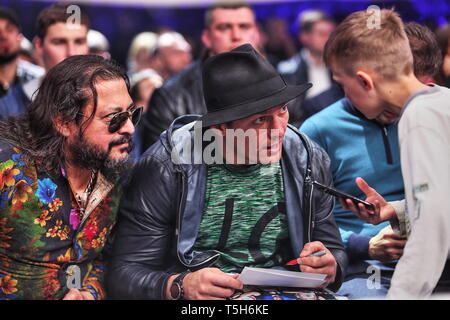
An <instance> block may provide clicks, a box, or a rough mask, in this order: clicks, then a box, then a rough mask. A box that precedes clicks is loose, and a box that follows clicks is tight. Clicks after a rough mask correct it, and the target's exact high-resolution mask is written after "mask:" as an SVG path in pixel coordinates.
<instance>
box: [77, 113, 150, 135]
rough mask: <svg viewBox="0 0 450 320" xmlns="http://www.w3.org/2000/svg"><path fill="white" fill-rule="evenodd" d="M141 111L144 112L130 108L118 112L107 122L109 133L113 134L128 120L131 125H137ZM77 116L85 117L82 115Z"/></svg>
mask: <svg viewBox="0 0 450 320" xmlns="http://www.w3.org/2000/svg"><path fill="white" fill-rule="evenodd" d="M142 110H144V107H138V108H131V109H130V110H127V111H123V112H119V113H116V114H115V115H113V117H112V118H111V120H109V121H108V131H109V133H115V132H117V131H119V130H120V128H122V126H123V124H124V123H125V122H126V121H127V120H128V119H130V118H131V122H132V123H133V125H134V126H136V125H137V124H138V123H139V120H141V116H142ZM79 114H81V115H82V116H84V117H87V116H86V115H84V114H82V113H79Z"/></svg>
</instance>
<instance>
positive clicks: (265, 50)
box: [0, 4, 450, 297]
mask: <svg viewBox="0 0 450 320" xmlns="http://www.w3.org/2000/svg"><path fill="white" fill-rule="evenodd" d="M51 8H52V10H43V11H42V12H41V13H40V14H39V16H38V17H37V18H36V30H35V37H34V38H33V39H28V40H27V39H26V38H25V37H23V35H22V34H21V24H20V19H19V18H18V15H17V13H14V12H13V11H12V10H10V9H8V8H0V120H5V119H7V118H9V117H11V116H19V115H22V114H24V113H26V112H27V108H28V106H29V104H30V103H32V102H33V101H34V99H35V98H36V96H37V94H38V92H39V90H40V86H41V84H42V83H43V81H45V80H44V79H45V75H46V74H48V72H49V71H50V70H52V68H54V67H55V66H57V65H58V64H60V63H61V62H62V61H64V60H65V59H67V58H69V57H71V56H78V55H86V54H91V55H99V56H102V57H103V58H105V59H106V60H109V59H112V60H114V58H115V57H114V55H113V54H111V51H110V41H111V39H108V38H107V37H106V36H105V35H103V34H102V33H101V32H100V31H99V30H93V29H90V22H89V17H88V16H87V15H85V14H84V13H83V12H82V15H81V24H79V25H77V26H76V28H73V26H72V25H70V24H66V23H65V22H62V21H60V20H58V19H59V18H57V16H58V17H59V16H61V13H63V14H65V10H66V7H65V6H64V5H58V4H56V5H53V6H52V7H51ZM242 8H244V9H245V10H244V9H242ZM214 10H216V11H214ZM220 10H222V11H220ZM233 10H241V11H239V14H231V15H230V14H229V12H230V11H233ZM218 12H220V14H219V13H218ZM91 19H92V17H91ZM338 22H339V21H336V20H335V19H334V17H333V16H330V15H328V14H326V13H325V12H323V11H321V10H317V9H315V8H311V9H307V10H303V11H301V12H299V13H298V18H297V26H298V28H297V34H296V35H295V36H292V34H291V33H290V31H289V27H288V25H287V23H286V21H284V20H283V19H281V18H271V19H268V20H267V21H263V22H259V23H258V21H256V19H255V16H254V13H253V11H252V10H251V9H250V8H249V7H246V6H244V7H242V6H238V7H225V9H224V8H221V7H213V9H210V10H209V11H206V14H205V20H204V30H203V31H202V33H201V36H200V41H201V43H202V50H198V48H196V47H195V43H196V42H193V41H192V40H191V39H189V38H185V37H184V36H183V34H184V33H185V30H172V29H169V28H163V27H161V28H158V32H152V31H144V30H143V31H142V32H141V33H139V34H136V35H130V38H132V41H131V45H130V47H129V48H123V50H125V51H127V61H126V65H123V66H122V68H124V69H126V73H127V75H128V78H129V85H130V95H131V98H132V100H133V104H134V105H135V106H137V107H140V106H142V107H143V108H142V111H139V112H142V121H141V122H140V123H139V124H138V125H137V126H136V128H135V131H133V132H132V133H131V134H132V135H133V141H134V149H133V151H132V152H133V153H132V157H133V158H134V160H138V159H139V158H140V157H141V155H142V154H143V153H144V152H145V151H146V150H148V149H149V148H150V147H151V146H152V145H154V144H155V142H157V141H159V139H160V135H161V133H162V132H163V131H165V130H166V129H167V128H169V126H170V125H171V124H172V123H173V121H174V120H175V119H177V118H178V117H179V116H183V115H186V114H205V113H207V106H206V104H205V101H204V92H203V87H202V81H201V80H202V79H201V72H202V70H201V68H202V63H203V62H204V61H205V60H206V59H207V58H208V57H212V56H216V55H219V54H222V53H224V52H228V51H230V50H232V49H235V48H236V47H238V46H240V45H243V44H245V43H250V44H251V45H252V46H253V47H254V48H255V49H256V50H257V51H258V52H259V53H260V54H261V55H262V56H264V57H265V58H266V59H267V61H269V63H270V64H271V65H272V66H273V67H274V68H275V69H276V70H277V71H278V72H279V73H280V74H281V75H282V76H283V79H284V81H286V83H288V84H289V85H300V84H305V83H312V84H313V86H312V88H311V89H310V90H308V91H307V92H306V94H305V95H302V96H300V97H298V98H296V99H294V100H292V101H290V102H289V104H288V105H286V107H287V108H288V110H289V123H290V124H292V125H293V126H295V127H296V128H300V131H302V132H305V133H307V135H308V136H310V137H311V138H312V139H313V140H314V141H315V142H317V143H318V144H319V145H321V147H322V148H323V149H324V150H325V151H326V152H327V153H328V155H329V156H330V158H331V169H332V174H333V180H334V184H335V185H336V186H338V187H339V188H340V189H342V190H344V191H348V192H349V193H353V194H356V193H358V192H359V196H362V195H363V194H362V193H361V191H360V190H356V188H355V186H354V183H353V181H354V179H353V176H354V175H355V174H356V173H355V172H358V170H359V169H361V168H367V166H368V165H369V166H373V168H374V171H373V172H369V173H367V171H365V172H364V171H363V170H361V175H366V176H368V177H372V178H373V179H374V180H370V178H367V180H368V181H369V183H370V185H371V186H374V187H375V189H376V190H378V191H379V192H380V193H382V194H383V195H384V196H385V197H386V199H387V200H400V199H403V198H404V191H403V187H404V186H403V184H402V177H401V172H400V160H399V158H400V156H399V146H398V141H397V140H398V137H397V127H396V123H394V121H391V119H389V115H387V116H386V115H384V117H382V118H380V119H376V121H374V120H370V121H369V120H368V119H366V118H365V116H363V115H362V114H361V113H360V112H358V111H357V110H356V109H355V108H354V106H353V105H352V104H351V102H350V101H349V99H347V98H346V97H345V94H344V90H343V88H342V87H341V85H340V84H338V83H337V82H336V81H335V78H333V75H332V74H331V72H330V70H329V67H328V65H327V64H326V63H325V60H324V52H325V50H326V44H327V41H328V39H329V37H330V35H331V34H332V33H333V31H334V30H335V29H336V27H337V25H338ZM405 32H406V34H407V36H408V40H409V44H410V47H411V49H412V55H413V57H414V74H415V76H416V77H417V78H418V79H419V80H420V81H421V83H423V84H433V83H434V84H437V85H440V86H446V87H450V25H449V24H447V25H445V26H443V27H440V28H437V29H435V30H430V29H428V28H427V27H425V26H423V25H420V24H417V23H408V24H406V25H405ZM196 52H201V54H198V55H197V54H196ZM71 61H72V63H73V61H75V60H71ZM113 69H114V68H113ZM114 70H115V69H114ZM114 72H118V71H114ZM349 110H351V111H349ZM139 115H140V113H139ZM82 116H84V115H82ZM124 119H125V118H124ZM330 119H335V120H336V121H331V122H330ZM132 121H133V124H135V121H134V120H132ZM355 123H356V125H355ZM121 125H123V121H122V124H121ZM340 126H342V127H340ZM333 128H334V129H333ZM361 128H363V129H361ZM116 129H117V128H116ZM119 129H120V126H119ZM111 130H112V131H110V132H111V133H113V132H115V131H114V130H113V129H111ZM117 130H118V129H117ZM117 130H116V131H117ZM327 130H330V132H327ZM352 130H354V131H352ZM130 131H131V130H130ZM324 132H327V134H326V135H325V133H324ZM324 136H325V138H324ZM349 137H350V138H352V139H354V141H358V142H355V145H357V147H355V145H352V146H346V147H342V146H344V145H345V143H346V142H348V140H349ZM361 137H364V138H365V139H372V140H370V141H372V143H373V145H371V148H372V146H374V145H376V147H377V148H376V151H375V152H374V151H373V149H369V148H368V147H367V146H365V148H367V150H366V149H365V148H364V143H365V141H367V140H361V141H359V140H358V139H359V138H361ZM328 138H333V140H332V141H331V142H329V141H328V140H327V139H328ZM338 141H339V143H338ZM373 141H375V142H373ZM358 146H361V147H358ZM339 147H342V149H339ZM342 150H344V151H345V152H348V153H343V151H342ZM349 154H350V155H353V156H354V158H353V159H349V158H345V157H347V156H348V155H349ZM343 155H344V156H343ZM377 157H379V158H377ZM5 163H6V162H5ZM344 164H345V166H344ZM343 168H345V169H343ZM371 168H372V167H371ZM373 168H372V169H373ZM375 169H376V170H375ZM8 170H9V169H8ZM349 171H351V174H349ZM5 172H6V171H5ZM8 174H10V171H8ZM358 174H359V172H358ZM5 177H6V173H5ZM3 178H4V177H3V176H2V179H3ZM391 180H392V181H391ZM9 181H10V180H7V179H6V178H4V182H3V180H2V186H3V184H4V185H5V186H9V185H8V183H9ZM349 190H350V191H349ZM5 194H6V193H5ZM2 209H3V208H2ZM334 214H335V218H336V221H337V223H338V226H339V231H340V234H341V237H342V240H343V241H344V244H345V247H346V249H347V254H348V255H349V257H350V258H351V259H350V260H352V259H353V260H352V261H353V262H355V261H359V262H361V261H363V260H364V261H366V260H377V261H379V262H382V263H383V266H382V267H383V268H390V269H389V270H388V272H387V273H386V274H388V275H387V276H386V281H387V283H389V281H390V278H391V277H392V271H393V268H394V267H395V263H394V265H389V266H387V265H386V264H384V263H385V262H392V261H396V260H398V259H399V258H400V257H401V255H402V253H403V247H404V246H405V242H406V240H405V234H404V233H401V232H400V233H399V232H398V230H397V231H395V230H393V229H392V228H391V226H388V223H386V224H384V225H379V226H377V227H374V226H372V225H370V226H368V225H367V224H363V222H361V221H359V220H358V219H357V218H356V216H353V215H352V216H349V215H348V214H349V212H348V210H343V207H341V206H339V205H337V206H336V207H335V211H334ZM357 220H358V221H357ZM35 223H36V222H35ZM38 223H40V224H41V226H43V225H45V221H43V222H42V221H41V220H39V221H38ZM394 229H395V228H394ZM2 230H3V229H2ZM3 231H4V230H3ZM391 244H392V245H391ZM394 244H395V245H394ZM393 247H395V250H393ZM352 261H350V262H352ZM373 265H375V264H373ZM352 267H354V269H351V268H352ZM366 267H367V265H366V264H364V265H363V266H362V265H360V264H352V263H350V267H349V269H348V270H347V275H350V276H352V277H353V278H352V277H350V278H347V279H346V281H348V282H344V285H343V286H342V288H341V292H340V293H341V294H343V295H347V296H349V297H352V295H354V297H367V296H368V295H367V292H363V291H358V290H363V289H361V283H356V282H353V283H350V281H351V280H355V279H356V280H361V279H363V280H362V281H363V282H364V281H365V279H366V278H365V277H367V274H365V275H364V273H366V269H365V268H366ZM361 268H363V269H364V270H363V271H361ZM383 270H384V269H383ZM386 270H387V269H386ZM389 272H390V273H389ZM361 274H363V275H361ZM383 279H384V278H383ZM2 281H3V280H2ZM5 281H6V280H5ZM5 283H6V282H5ZM92 286H94V285H92ZM364 286H365V282H364ZM388 286H389V284H387V287H388ZM92 290H93V291H91V293H92V295H93V296H94V297H97V296H96V295H97V294H98V292H100V291H101V290H100V291H98V292H97V291H95V290H96V289H95V290H94V289H92ZM119 291H120V290H119ZM385 294H386V290H385V291H384V292H376V293H374V296H377V297H378V296H384V295H385Z"/></svg>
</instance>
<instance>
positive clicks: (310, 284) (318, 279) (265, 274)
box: [238, 267, 326, 288]
mask: <svg viewBox="0 0 450 320" xmlns="http://www.w3.org/2000/svg"><path fill="white" fill-rule="evenodd" d="M325 277H326V275H325V274H319V273H307V272H295V271H285V270H277V269H265V268H248V267H245V268H244V270H242V272H241V274H240V275H239V277H238V279H239V280H241V281H242V283H243V284H244V285H254V286H274V287H297V288H317V287H319V286H320V285H321V284H322V283H323V282H324V280H325Z"/></svg>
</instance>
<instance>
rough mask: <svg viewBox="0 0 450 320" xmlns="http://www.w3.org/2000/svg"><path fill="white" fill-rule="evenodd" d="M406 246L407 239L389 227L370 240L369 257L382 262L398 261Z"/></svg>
mask: <svg viewBox="0 0 450 320" xmlns="http://www.w3.org/2000/svg"><path fill="white" fill-rule="evenodd" d="M405 245H406V237H401V236H399V235H397V234H395V233H394V232H393V230H392V228H391V226H387V227H385V228H383V229H382V230H380V232H378V234H377V235H376V236H374V237H373V238H372V239H370V241H369V256H370V258H371V259H375V260H380V261H389V260H398V259H400V257H401V256H402V254H403V248H404V247H405Z"/></svg>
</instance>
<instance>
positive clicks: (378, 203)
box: [339, 177, 396, 224]
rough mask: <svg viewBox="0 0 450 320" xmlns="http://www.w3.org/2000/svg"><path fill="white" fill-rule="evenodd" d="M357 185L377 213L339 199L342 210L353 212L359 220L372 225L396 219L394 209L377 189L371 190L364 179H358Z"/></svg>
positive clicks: (349, 201) (348, 200) (359, 204)
mask: <svg viewBox="0 0 450 320" xmlns="http://www.w3.org/2000/svg"><path fill="white" fill-rule="evenodd" d="M356 185H357V186H358V187H359V188H360V189H361V191H362V192H364V193H365V194H366V199H365V200H366V201H368V202H371V203H373V204H374V205H375V211H374V210H369V209H367V208H366V207H365V206H364V205H363V204H362V203H358V206H356V205H355V204H354V203H353V201H352V200H350V199H346V200H345V202H344V201H343V200H341V199H339V202H340V204H341V206H342V208H344V209H345V210H348V211H351V212H353V213H354V214H356V215H357V216H358V218H360V219H362V220H365V221H367V222H369V223H371V224H379V223H381V222H383V221H386V220H389V219H393V218H396V214H395V210H394V208H393V207H392V206H391V205H390V204H389V203H388V202H386V200H384V198H383V197H382V196H381V195H380V194H379V193H378V192H377V191H376V190H375V189H373V188H371V187H370V186H369V185H368V184H367V182H366V181H364V179H363V178H359V177H358V178H356Z"/></svg>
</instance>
